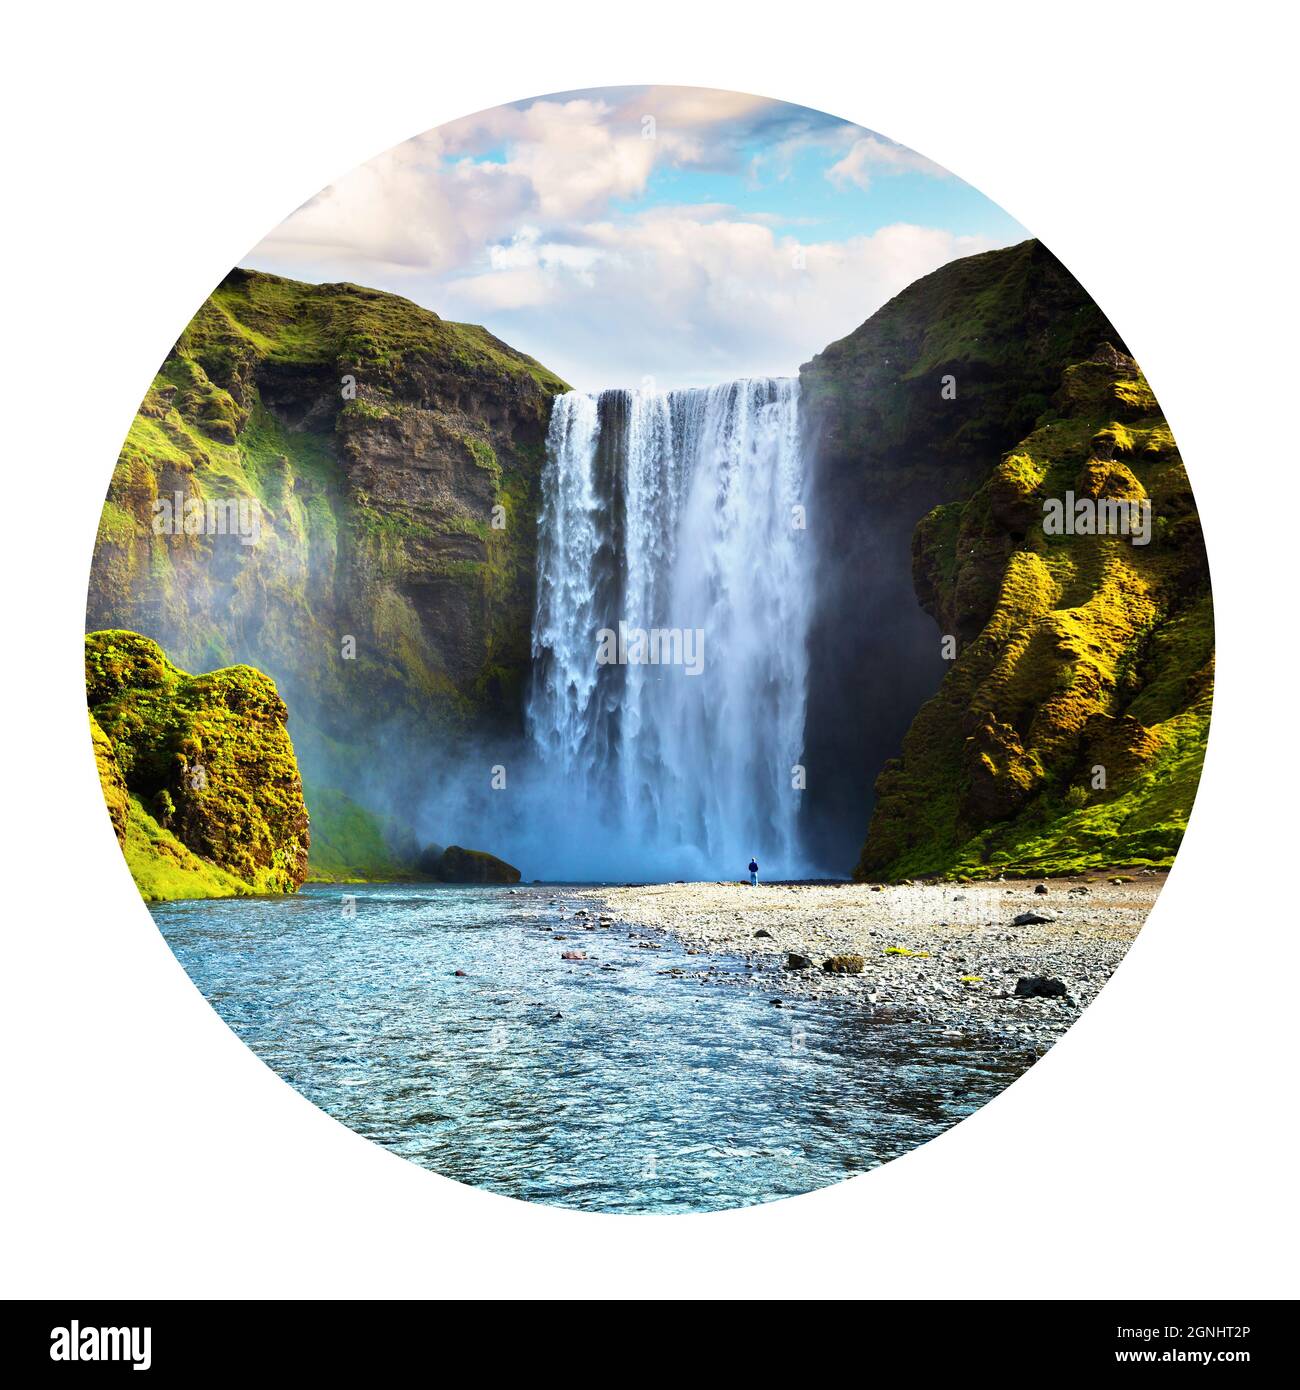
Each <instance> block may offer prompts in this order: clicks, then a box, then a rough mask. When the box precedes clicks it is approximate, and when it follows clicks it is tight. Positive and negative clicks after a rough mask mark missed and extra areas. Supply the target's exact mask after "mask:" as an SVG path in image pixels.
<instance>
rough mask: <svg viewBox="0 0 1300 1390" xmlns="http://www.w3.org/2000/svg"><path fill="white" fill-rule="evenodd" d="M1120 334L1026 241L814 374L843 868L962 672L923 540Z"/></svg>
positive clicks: (828, 791)
mask: <svg viewBox="0 0 1300 1390" xmlns="http://www.w3.org/2000/svg"><path fill="white" fill-rule="evenodd" d="M1103 340H1106V341H1110V342H1113V343H1118V342H1119V339H1118V337H1117V335H1116V334H1115V331H1114V329H1113V328H1112V327H1111V325H1110V324H1109V323H1108V322H1107V320H1106V318H1105V316H1104V315H1103V314H1102V313H1101V311H1100V310H1099V309H1098V308H1097V306H1096V305H1095V304H1094V303H1093V301H1092V299H1091V298H1090V297H1089V295H1088V294H1087V292H1086V291H1085V290H1084V289H1083V288H1082V287H1081V286H1080V285H1079V284H1078V282H1077V281H1076V280H1075V279H1074V278H1073V276H1071V275H1070V273H1069V272H1068V271H1067V270H1066V269H1065V268H1064V267H1063V266H1062V265H1061V264H1060V262H1059V261H1057V260H1056V258H1055V257H1054V256H1053V255H1052V254H1051V253H1050V252H1049V251H1048V250H1047V249H1046V248H1045V247H1044V246H1042V245H1041V243H1039V242H1037V241H1027V242H1024V243H1022V244H1021V245H1019V246H1013V247H1009V248H1007V249H1006V250H1002V251H993V252H989V253H987V254H985V255H980V256H972V257H970V258H968V259H966V260H960V261H954V262H952V263H951V264H949V265H947V266H944V267H943V268H942V269H940V270H938V271H936V272H934V273H933V274H932V275H928V276H926V277H925V278H924V279H921V280H918V281H916V282H915V283H914V284H912V285H909V286H908V288H907V289H906V290H904V291H903V292H902V293H901V294H899V295H898V296H897V297H896V298H894V299H893V300H891V301H890V302H889V303H888V304H886V305H885V306H884V307H883V308H881V309H880V310H879V311H878V312H877V313H875V314H874V315H872V317H871V318H870V319H868V320H867V321H866V323H864V324H863V325H862V326H861V327H860V328H858V329H857V330H856V331H855V332H853V333H851V334H850V335H849V336H848V337H847V338H844V339H842V340H841V341H839V342H837V343H832V344H831V345H830V346H829V347H828V348H827V349H826V350H825V351H824V352H822V353H821V354H819V355H818V356H817V357H815V358H814V359H813V360H812V361H811V362H809V363H807V364H806V365H805V366H804V367H803V368H802V369H801V372H800V380H801V398H802V402H803V407H802V408H803V415H804V420H805V428H806V431H807V436H808V446H809V448H810V449H811V450H812V452H813V454H814V457H815V460H816V461H815V465H814V469H813V479H814V482H813V493H812V498H811V501H812V506H811V507H810V510H809V528H810V532H812V533H815V536H816V541H817V552H818V556H819V562H818V563H819V574H818V582H817V594H818V600H817V611H816V614H815V617H814V624H813V632H812V638H811V647H810V658H811V669H810V688H809V709H808V736H807V742H806V747H805V763H806V765H807V769H808V790H807V793H806V797H805V811H806V819H807V830H808V834H809V836H810V840H811V843H812V845H813V847H814V849H815V850H816V851H817V852H818V854H819V857H820V859H821V862H822V863H823V864H824V866H825V867H826V868H827V869H829V870H832V871H835V872H840V873H843V872H847V871H848V869H849V868H850V867H851V866H852V865H853V864H854V862H855V861H856V859H857V857H858V854H859V851H860V849H861V846H862V841H863V838H864V836H865V833H866V828H867V823H868V820H869V818H870V816H871V810H872V802H871V787H872V784H873V782H874V780H875V778H876V776H877V774H878V773H879V771H880V769H881V767H882V766H883V765H884V764H885V762H886V761H887V760H888V759H890V758H892V757H894V756H896V755H897V753H898V750H899V747H900V745H901V743H902V739H903V735H904V733H905V732H906V731H907V728H908V726H909V724H910V722H911V720H912V718H913V716H914V715H915V714H916V711H917V710H918V709H919V708H920V706H921V705H922V704H923V703H924V702H925V700H927V699H928V698H929V697H930V696H931V695H933V693H934V691H935V690H936V689H937V687H938V685H939V682H940V681H941V680H942V679H943V676H944V673H945V671H946V669H947V665H946V663H945V661H944V660H943V659H942V656H941V649H940V635H941V634H940V633H939V632H938V631H936V628H935V625H934V621H933V620H932V618H931V617H930V616H927V613H926V611H925V609H924V608H923V607H922V605H921V602H920V601H919V600H918V596H917V593H916V592H915V590H914V588H913V584H912V560H911V553H912V533H913V530H914V528H915V527H916V525H917V523H918V522H919V521H920V520H921V519H922V518H923V517H925V516H926V515H927V514H928V513H930V512H931V511H932V509H933V508H935V507H936V506H940V505H942V504H944V503H955V502H961V501H965V500H966V499H968V498H969V497H970V496H971V495H972V493H973V492H974V491H975V490H976V489H977V488H978V487H979V486H980V485H981V484H982V483H983V481H984V479H985V478H986V477H987V476H988V474H989V472H990V471H991V470H992V469H993V468H994V467H996V465H997V461H998V459H999V458H1000V457H1001V455H1002V454H1003V453H1004V452H1005V451H1006V450H1007V449H1009V448H1011V447H1012V446H1013V445H1014V444H1015V443H1016V441H1017V440H1020V439H1022V438H1023V437H1024V436H1025V435H1026V434H1027V433H1028V432H1029V431H1030V430H1031V429H1032V428H1033V426H1034V422H1035V420H1036V419H1037V418H1038V416H1039V415H1040V414H1041V413H1042V412H1043V411H1045V410H1046V409H1048V407H1049V402H1050V399H1051V397H1052V395H1053V393H1054V392H1055V391H1056V390H1057V388H1058V386H1059V384H1060V381H1061V374H1062V372H1063V371H1064V369H1065V368H1066V367H1067V366H1068V365H1069V364H1070V363H1072V362H1077V361H1080V360H1081V359H1083V358H1085V357H1086V356H1088V354H1089V353H1091V352H1092V351H1093V349H1094V348H1095V347H1096V345H1097V343H1098V342H1100V341H1103ZM864 615H866V616H864ZM945 631H946V629H945Z"/></svg>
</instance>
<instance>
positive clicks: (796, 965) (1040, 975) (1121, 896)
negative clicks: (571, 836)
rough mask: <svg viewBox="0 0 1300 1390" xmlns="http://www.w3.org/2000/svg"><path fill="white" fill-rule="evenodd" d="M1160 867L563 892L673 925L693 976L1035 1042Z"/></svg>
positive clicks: (1079, 1005) (1115, 951)
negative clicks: (738, 963)
mask: <svg viewBox="0 0 1300 1390" xmlns="http://www.w3.org/2000/svg"><path fill="white" fill-rule="evenodd" d="M1166 876H1167V875H1166V873H1165V872H1164V871H1159V872H1157V871H1155V870H1151V869H1135V870H1109V871H1106V872H1104V873H1102V872H1099V873H1097V874H1088V875H1079V876H1076V877H1073V878H1066V879H1045V880H1034V879H1025V880H1019V879H1018V880H1006V881H1001V880H996V881H991V882H982V883H978V884H972V883H964V884H963V883H915V884H902V885H895V886H881V887H873V886H871V885H868V884H760V885H759V886H758V887H756V888H751V887H750V886H749V885H748V884H740V883H671V884H651V885H646V886H642V887H618V888H601V889H589V890H588V889H584V890H579V891H577V892H575V893H573V894H572V896H570V895H569V894H566V895H565V897H566V899H567V900H568V901H569V902H570V903H571V905H572V907H573V908H575V909H576V910H577V911H578V912H580V913H582V915H584V916H586V915H587V914H590V915H591V916H592V918H593V919H595V920H597V921H599V922H600V925H601V926H604V927H630V928H634V929H635V928H639V929H641V930H647V931H663V932H668V933H671V934H672V935H673V936H674V937H676V938H677V939H678V940H679V941H681V942H682V943H683V944H684V945H685V946H686V948H687V950H688V952H691V951H698V952H699V953H701V965H700V976H701V978H702V979H705V980H709V981H710V982H714V981H716V982H717V983H735V984H739V985H740V986H742V987H749V988H761V989H764V990H767V991H770V994H771V997H772V999H773V1001H776V1000H780V999H783V998H790V997H793V996H796V995H797V996H801V997H804V998H814V999H815V998H832V997H838V998H841V999H847V1000H851V1001H854V1002H858V1003H860V1004H861V1005H862V1006H863V1007H864V1008H870V1009H873V1010H888V1011H889V1012H890V1013H891V1015H897V1014H899V1013H903V1014H907V1015H911V1016H914V1017H915V1018H916V1019H917V1020H918V1022H920V1023H924V1024H926V1025H932V1026H938V1027H940V1028H942V1029H944V1030H945V1031H950V1032H952V1033H954V1034H962V1035H974V1034H979V1035H981V1036H985V1037H987V1036H990V1035H992V1036H994V1037H997V1038H1000V1039H1002V1040H1004V1041H1005V1042H1006V1043H1007V1045H1008V1046H1013V1047H1016V1048H1025V1047H1029V1048H1030V1049H1032V1050H1035V1051H1043V1050H1045V1049H1046V1048H1048V1047H1050V1046H1051V1044H1052V1043H1053V1042H1054V1041H1055V1040H1056V1039H1057V1038H1058V1037H1059V1036H1060V1035H1061V1034H1062V1033H1063V1032H1065V1030H1066V1029H1067V1028H1069V1026H1070V1025H1071V1024H1072V1023H1073V1022H1074V1021H1075V1019H1077V1018H1078V1016H1079V1013H1080V1011H1081V1010H1082V1009H1084V1008H1086V1007H1087V1005H1088V1004H1089V1003H1091V1002H1092V1000H1093V998H1094V997H1095V996H1096V994H1097V992H1098V991H1099V990H1100V989H1101V987H1102V986H1103V985H1104V984H1105V983H1106V981H1107V980H1108V979H1109V978H1110V976H1111V974H1112V972H1113V971H1114V970H1115V967H1116V966H1117V965H1119V963H1120V961H1121V960H1123V958H1124V953H1125V952H1126V951H1127V950H1128V948H1129V945H1130V944H1131V942H1132V941H1133V938H1134V937H1135V936H1136V935H1137V933H1138V931H1139V930H1140V928H1141V926H1142V924H1143V922H1144V921H1145V920H1146V916H1147V913H1148V912H1149V911H1150V910H1151V907H1152V905H1153V904H1154V902H1155V900H1156V897H1157V895H1158V894H1159V891H1160V888H1161V887H1162V885H1163V884H1164V881H1165V878H1166ZM1018 919H1019V920H1018ZM1034 919H1048V920H1034ZM708 953H719V954H726V955H729V956H733V957H734V956H739V957H741V958H742V959H743V960H744V961H745V962H746V971H745V973H743V974H740V975H737V974H736V973H735V972H723V971H718V970H715V969H714V968H713V967H711V966H710V965H709V964H708V963H707V954H708ZM684 973H685V972H684Z"/></svg>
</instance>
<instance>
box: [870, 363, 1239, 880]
mask: <svg viewBox="0 0 1300 1390" xmlns="http://www.w3.org/2000/svg"><path fill="white" fill-rule="evenodd" d="M1058 502H1059V503H1061V504H1062V510H1061V513H1060V517H1061V518H1062V519H1063V518H1064V517H1065V516H1066V515H1067V514H1068V515H1069V517H1070V523H1069V526H1068V527H1066V526H1064V525H1061V524H1058V519H1057V516H1056V514H1055V512H1054V509H1055V504H1056V503H1058ZM1080 502H1082V504H1083V505H1082V506H1081V505H1080ZM1097 504H1103V505H1107V506H1108V510H1109V513H1110V515H1111V516H1113V517H1115V518H1116V519H1117V520H1118V519H1119V518H1121V517H1123V518H1125V519H1126V520H1125V524H1126V527H1127V529H1128V531H1129V532H1130V533H1129V534H1127V535H1126V534H1123V533H1122V532H1121V533H1120V534H1115V533H1113V532H1112V533H1109V534H1097V533H1096V532H1097V530H1098V529H1099V527H1098V524H1097V523H1096V522H1095V521H1094V520H1093V518H1094V517H1095V516H1097ZM1126 504H1127V506H1126ZM1103 515H1104V513H1103ZM1045 518H1047V521H1046V524H1045ZM1142 518H1145V523H1144V522H1143V520H1142ZM913 567H914V576H915V582H916V589H917V592H918V594H919V595H920V596H921V598H922V601H923V602H924V603H925V605H926V608H927V610H928V611H929V612H930V613H931V615H932V616H933V617H934V618H935V620H936V621H937V622H938V624H939V627H940V629H941V630H942V631H943V632H945V633H950V634H954V635H955V637H956V639H957V642H956V649H957V656H956V659H955V660H954V661H953V663H952V665H951V669H950V670H949V672H948V675H947V676H946V678H945V679H944V681H943V684H942V686H941V688H940V690H939V692H938V694H937V695H936V696H935V697H934V698H933V699H931V700H930V701H928V702H927V703H926V704H925V705H924V707H923V708H922V709H921V710H920V712H919V713H918V715H917V716H916V719H915V720H914V721H913V723H912V725H911V728H910V729H909V731H908V733H907V736H906V738H905V739H904V740H903V744H902V756H901V758H897V759H893V760H891V761H890V762H889V763H887V764H886V766H885V768H884V770H883V771H882V773H881V775H880V777H879V780H878V781H877V783H876V797H877V800H876V808H875V814H874V816H873V818H872V821H871V827H870V832H869V834H868V835H867V839H866V844H865V845H864V847H863V850H862V854H861V857H860V859H859V862H858V865H857V877H859V878H872V877H880V878H895V879H897V878H904V877H909V876H913V875H919V874H934V873H944V874H958V875H972V876H978V875H984V874H996V873H1002V872H1021V873H1063V872H1069V871H1073V870H1077V869H1080V868H1083V867H1087V866H1093V865H1122V864H1151V865H1165V864H1168V863H1170V862H1171V860H1172V859H1173V856H1174V854H1175V853H1176V851H1177V849H1178V845H1179V842H1180V840H1181V838H1182V833H1183V830H1184V828H1185V826H1186V823H1187V817H1188V814H1189V812H1190V810H1191V805H1192V801H1193V798H1194V797H1195V793H1196V785H1197V782H1198V780H1199V778H1200V771H1201V766H1202V763H1203V761H1204V755H1205V741H1206V735H1207V732H1208V728H1209V717H1210V704H1211V699H1212V690H1213V671H1214V647H1213V644H1214V629H1213V611H1212V603H1211V597H1210V582H1209V571H1208V567H1207V563H1206V556H1205V547H1204V543H1203V540H1202V537H1201V529H1200V524H1199V521H1198V519H1197V515H1196V509H1195V504H1194V502H1193V499H1192V494H1191V488H1190V486H1189V484H1188V481H1187V474H1186V472H1185V471H1184V469H1183V465H1182V461H1181V459H1180V457H1179V454H1178V450H1177V447H1176V445H1175V443H1174V438H1173V435H1172V434H1171V432H1170V430H1169V427H1168V425H1167V423H1166V421H1165V418H1164V416H1163V415H1162V413H1161V411H1160V407H1159V405H1158V404H1157V402H1156V399H1155V397H1154V395H1153V394H1152V393H1151V390H1150V388H1149V387H1148V385H1147V383H1146V380H1145V378H1144V377H1143V375H1142V373H1141V371H1140V370H1139V369H1138V367H1137V365H1136V363H1134V362H1133V361H1132V359H1131V358H1129V357H1128V356H1126V355H1125V354H1123V353H1121V352H1118V351H1117V350H1115V349H1114V348H1113V347H1109V346H1103V347H1101V348H1100V349H1099V350H1098V351H1097V352H1095V353H1094V354H1093V355H1091V356H1090V357H1089V358H1088V359H1087V360H1086V361H1083V362H1080V363H1077V364H1074V365H1072V366H1070V367H1069V368H1067V369H1066V371H1065V372H1064V374H1063V379H1062V384H1061V387H1060V389H1059V391H1058V392H1057V393H1056V395H1055V397H1054V399H1053V403H1052V406H1051V408H1049V409H1048V410H1047V411H1046V412H1045V413H1044V414H1043V415H1042V416H1041V417H1040V420H1039V422H1038V425H1037V427H1036V428H1035V429H1034V430H1032V431H1031V432H1030V433H1029V434H1028V435H1027V436H1026V437H1025V438H1024V439H1023V440H1022V441H1020V443H1019V444H1018V445H1017V446H1016V447H1015V448H1014V449H1012V450H1010V451H1008V452H1007V453H1006V454H1004V455H1003V456H1002V457H1001V458H1000V459H999V460H998V462H997V463H996V465H995V466H994V467H993V469H992V471H991V472H990V473H989V475H988V477H987V478H986V479H985V480H984V481H983V483H981V485H980V486H979V488H978V489H977V490H976V491H975V493H974V495H973V496H972V497H971V498H970V499H969V501H966V502H958V503H953V504H949V505H946V506H941V507H938V508H936V509H935V510H934V511H932V512H931V513H930V514H929V515H927V516H926V517H925V519H924V520H923V521H922V522H921V524H920V525H919V526H918V527H917V529H916V532H915V536H914V541H913Z"/></svg>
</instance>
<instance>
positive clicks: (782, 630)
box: [527, 378, 812, 879]
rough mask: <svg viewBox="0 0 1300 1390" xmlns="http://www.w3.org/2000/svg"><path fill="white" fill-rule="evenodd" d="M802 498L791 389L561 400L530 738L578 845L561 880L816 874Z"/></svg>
mask: <svg viewBox="0 0 1300 1390" xmlns="http://www.w3.org/2000/svg"><path fill="white" fill-rule="evenodd" d="M806 481H807V480H806V478H805V469H804V462H803V457H802V450H801V448H800V437H799V383H798V381H797V380H796V379H794V378H776V379H765V380H752V381H751V380H746V381H733V382H728V383H726V384H724V385H720V386H714V387H711V388H709V389H708V390H690V391H670V392H666V393H665V392H655V391H606V392H603V393H602V394H601V395H600V396H599V397H592V396H588V395H585V394H583V393H581V392H576V391H574V392H570V393H569V394H568V395H565V396H561V397H559V398H558V399H557V400H556V402H555V405H554V408H553V412H552V417H551V427H550V435H549V439H548V447H547V463H546V468H545V471H544V474H543V479H542V487H543V509H542V514H541V519H540V524H539V530H538V570H537V609H536V616H535V622H534V626H533V679H532V687H531V692H530V696H529V700H528V708H527V720H528V729H529V734H530V738H531V741H532V744H533V748H534V750H535V752H536V754H537V756H538V759H539V761H540V764H541V769H542V776H541V779H540V781H539V782H537V783H534V784H533V785H534V787H540V789H541V790H542V792H543V795H544V796H545V795H549V796H550V797H551V798H553V799H555V800H558V801H560V802H562V804H563V805H564V806H566V807H568V808H569V810H570V812H571V815H570V816H569V817H567V818H566V819H568V821H569V823H570V824H572V825H576V826H578V827H580V831H579V833H578V834H577V835H576V836H575V835H566V834H564V833H563V832H562V831H561V830H557V834H556V836H555V840H554V843H553V844H552V846H551V857H550V861H549V862H548V864H547V867H546V870H545V872H546V876H547V877H548V878H549V877H560V876H570V877H574V878H587V879H590V878H600V879H603V878H612V877H642V878H650V877H660V878H678V877H683V878H699V877H717V876H727V877H734V876H735V875H736V873H737V872H739V871H741V870H743V868H744V865H745V864H746V863H747V862H748V860H749V858H750V856H751V855H756V856H757V857H758V859H759V861H760V864H761V865H762V866H763V869H764V871H765V873H766V874H767V876H768V877H798V876H807V874H808V873H809V871H810V868H811V866H809V865H808V864H806V863H805V861H804V858H803V855H802V853H801V851H800V847H799V840H798V833H797V831H798V815H799V798H800V790H801V787H802V780H801V774H802V769H801V768H800V766H799V760H800V757H801V753H802V748H803V734H804V708H805V700H806V685H807V666H808V660H807V634H808V625H809V616H810V604H811V596H812V577H811V572H810V567H811V563H812V551H811V546H810V544H809V542H808V537H807V532H806V531H805V529H804V520H805V514H804V507H805V504H806V496H805V488H806ZM638 634H641V635H644V640H642V638H641V637H639V636H638ZM656 634H658V635H659V639H658V642H656ZM602 641H603V642H604V647H603V648H602ZM621 657H626V658H627V659H626V660H623V659H620V658H621ZM610 658H612V659H610Z"/></svg>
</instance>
